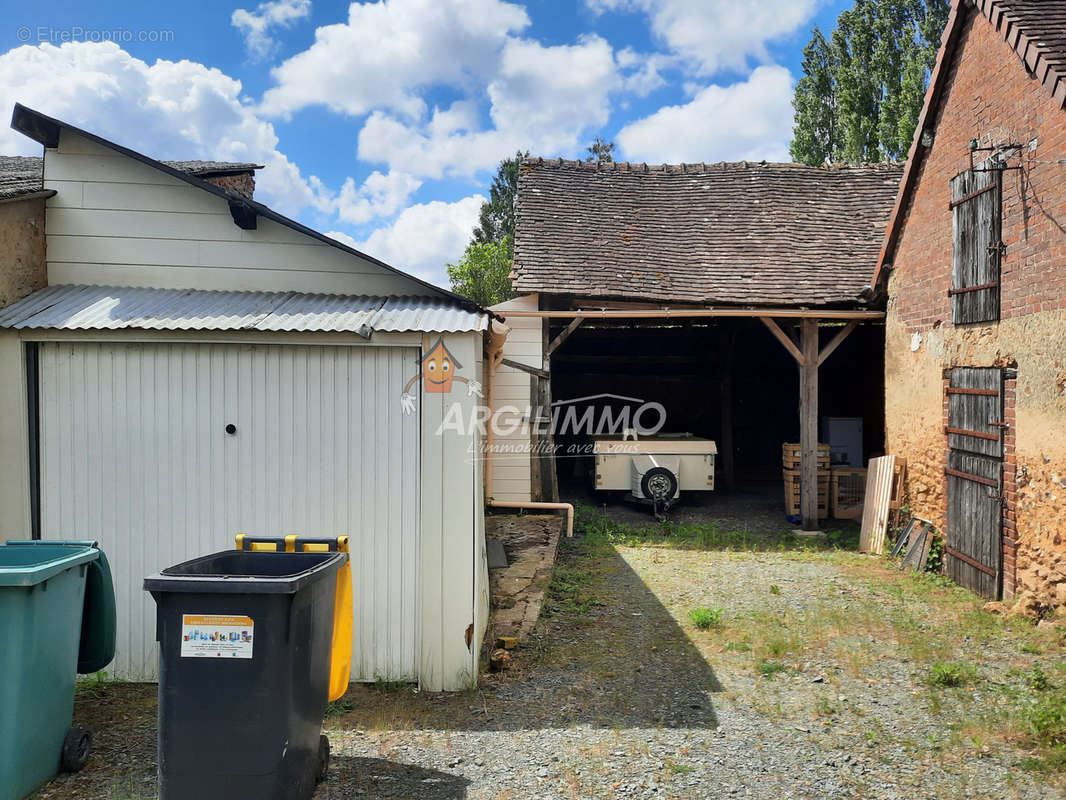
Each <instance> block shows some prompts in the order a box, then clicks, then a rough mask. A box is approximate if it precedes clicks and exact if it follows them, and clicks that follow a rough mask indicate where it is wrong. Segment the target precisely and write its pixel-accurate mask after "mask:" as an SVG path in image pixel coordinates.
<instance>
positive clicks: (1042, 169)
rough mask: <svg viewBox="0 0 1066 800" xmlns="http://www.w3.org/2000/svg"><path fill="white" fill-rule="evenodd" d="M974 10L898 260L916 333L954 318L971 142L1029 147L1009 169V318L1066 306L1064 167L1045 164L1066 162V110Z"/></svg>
mask: <svg viewBox="0 0 1066 800" xmlns="http://www.w3.org/2000/svg"><path fill="white" fill-rule="evenodd" d="M969 14H970V20H969V23H968V24H967V25H966V28H965V30H964V31H963V34H962V39H961V43H960V50H959V51H957V52H961V53H962V57H961V58H958V57H957V58H956V59H955V63H954V65H953V67H952V68H951V70H950V71H949V74H948V90H947V92H946V93H945V95H944V96H943V98H942V102H941V108H940V109H938V111H939V113H938V114H937V116H936V123H935V131H936V136H935V143H934V145H933V147H932V148H931V150H930V152H929V153H928V154H927V157H926V158H925V159H924V161H923V162H922V168H921V170H920V171H919V174H918V180H917V187H918V188H917V191H916V192H915V193H914V194H913V195H912V198H913V199H912V203H911V206H910V208H909V209H908V210H907V213H906V215H905V226H904V231H905V236H904V237H901V241H900V246H899V247H898V248H897V251H896V254H895V257H894V261H895V263H896V266H897V268H899V269H901V270H904V271H905V272H906V281H905V283H903V282H901V283H900V285H899V288H900V291H899V292H898V294H897V304H898V313H899V315H900V319H901V320H902V322H903V323H904V324H905V325H906V326H908V328H909V329H911V330H920V329H922V328H924V327H927V326H930V325H933V324H935V323H937V322H938V321H941V322H943V323H949V322H950V319H951V304H950V300H949V297H948V289H950V288H951V245H952V242H951V212H950V210H949V209H948V202H949V201H950V198H951V190H950V186H949V182H950V180H951V179H952V178H953V177H954V176H955V175H957V174H958V173H959V172H961V171H963V170H965V169H967V168H968V167H969V165H970V157H969V152H970V140H971V139H977V141H978V143H979V145H980V146H982V147H985V146H998V145H1003V144H1008V143H1015V144H1021V145H1023V148H1022V151H1021V153H1020V155H1016V156H1014V157H1011V158H1010V159H1009V164H1010V166H1020V167H1021V169H1020V170H1011V171H1007V172H1004V173H1003V241H1004V242H1005V243H1006V244H1007V252H1006V254H1005V256H1004V258H1003V263H1002V276H1001V281H1002V287H1001V307H1002V314H1001V317H1002V319H1010V318H1012V317H1017V316H1021V315H1025V314H1031V313H1035V312H1040V311H1048V310H1053V309H1066V270H1064V269H1063V268H1062V266H1063V264H1064V263H1066V236H1064V235H1063V231H1064V229H1066V165H1064V164H1060V163H1046V162H1048V161H1054V160H1058V159H1064V158H1066V112H1064V111H1063V109H1062V106H1061V105H1059V104H1057V103H1056V102H1055V101H1054V100H1053V99H1052V97H1051V95H1050V93H1049V92H1048V91H1047V90H1046V89H1045V88H1044V87H1043V86H1042V85H1041V84H1040V82H1039V81H1037V80H1036V79H1035V78H1033V77H1031V76H1030V75H1029V74H1028V72H1027V70H1026V68H1025V65H1024V64H1023V63H1022V61H1021V59H1020V58H1019V57H1018V56H1017V54H1016V53H1015V52H1014V50H1013V49H1012V48H1011V47H1010V46H1009V45H1008V44H1007V43H1006V42H1005V41H1004V40H1003V36H1002V34H1000V33H999V32H998V31H996V30H995V29H994V28H993V27H992V25H991V24H990V23H989V22H988V21H987V20H986V19H985V18H984V16H982V15H980V14H975V13H974V12H973V11H972V10H971V11H970V12H969ZM927 127H928V126H927ZM1033 140H1036V145H1035V149H1034V150H1033V151H1031V152H1030V151H1029V143H1030V142H1031V141H1033ZM986 155H988V154H987V153H977V154H976V156H977V157H978V158H980V157H983V156H986Z"/></svg>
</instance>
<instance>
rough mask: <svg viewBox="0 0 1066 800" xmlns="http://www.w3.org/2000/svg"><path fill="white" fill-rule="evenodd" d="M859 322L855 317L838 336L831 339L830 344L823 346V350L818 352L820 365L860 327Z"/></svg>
mask: <svg viewBox="0 0 1066 800" xmlns="http://www.w3.org/2000/svg"><path fill="white" fill-rule="evenodd" d="M858 324H859V321H858V320H854V319H853V320H852V321H851V322H849V323H848V324H847V325H845V326H844V328H843V329H842V330H841V331H840V332H839V333H838V334H837V335H836V336H834V337H833V338H832V339H830V341H829V344H827V345H826V346H825V347H823V348H822V352H820V353H819V354H818V366H821V365H822V362H823V361H825V360H826V359H827V358H829V356H831V355H833V351H834V350H836V349H837V348H838V347H840V344H841V342H843V341H844V340H845V339H847V338H848V335H849V334H850V333H851V332H852V331H853V330H855V328H856V327H858Z"/></svg>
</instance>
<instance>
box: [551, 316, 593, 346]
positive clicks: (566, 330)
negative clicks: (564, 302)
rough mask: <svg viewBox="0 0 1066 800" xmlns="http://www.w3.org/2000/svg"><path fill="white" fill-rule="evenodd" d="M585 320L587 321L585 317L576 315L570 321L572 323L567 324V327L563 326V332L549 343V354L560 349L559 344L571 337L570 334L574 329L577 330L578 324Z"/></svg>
mask: <svg viewBox="0 0 1066 800" xmlns="http://www.w3.org/2000/svg"><path fill="white" fill-rule="evenodd" d="M584 321H585V318H584V317H574V319H573V320H572V321H571V322H570V324H569V325H567V326H566V327H565V328H563V330H562V333H560V334H559V335H558V336H556V337H555V338H554V339H552V340H551V343H549V344H548V355H549V356H550V355H551V354H552V353H554V352H555V351H556V350H558V349H559V345H561V344H562V343H563V342H565V341H566V340H567V339H569V338H570V334H571V333H573V332H574V331H576V330H577V327H578V325H580V324H581V323H582V322H584Z"/></svg>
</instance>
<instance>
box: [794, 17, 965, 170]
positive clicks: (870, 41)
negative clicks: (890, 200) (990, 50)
mask: <svg viewBox="0 0 1066 800" xmlns="http://www.w3.org/2000/svg"><path fill="white" fill-rule="evenodd" d="M948 10H949V3H948V0H855V3H854V5H853V6H852V7H851V8H850V9H846V10H844V11H842V12H841V13H840V15H839V16H838V17H837V24H836V28H835V30H834V31H833V33H832V36H831V37H830V39H829V41H826V38H825V36H824V35H823V34H822V32H821V31H820V30H819V29H818V28H817V27H816V28H815V29H814V30H813V31H812V33H811V40H810V42H809V43H808V44H807V47H806V48H804V51H803V65H802V70H803V76H802V77H801V78H800V80H799V81H797V83H796V90H795V95H794V97H793V107H794V108H795V110H796V118H795V119H796V121H795V128H794V130H793V140H792V144H791V146H790V151H791V153H792V157H793V158H794V159H795V160H796V161H800V162H802V163H805V164H821V163H823V162H824V161H849V162H857V161H881V160H899V159H902V158H903V157H905V156H906V154H907V150H908V149H909V148H910V144H911V140H912V138H913V136H914V128H915V125H917V122H918V114H919V113H920V112H921V107H922V101H923V98H924V96H925V88H926V84H927V82H928V76H929V71H930V70H931V69H932V67H933V64H934V63H935V61H936V54H937V50H938V48H939V46H940V34H941V31H942V30H943V28H944V24H945V23H946V22H947V15H948Z"/></svg>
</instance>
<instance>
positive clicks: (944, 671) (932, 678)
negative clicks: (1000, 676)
mask: <svg viewBox="0 0 1066 800" xmlns="http://www.w3.org/2000/svg"><path fill="white" fill-rule="evenodd" d="M976 680H977V667H975V666H974V665H973V664H968V663H967V662H965V661H949V662H943V661H938V662H936V663H935V664H933V665H932V666H931V667H929V671H928V673H926V676H925V682H926V683H927V684H929V685H930V686H945V687H951V686H967V685H969V684H972V683H973V682H974V681H976Z"/></svg>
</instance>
